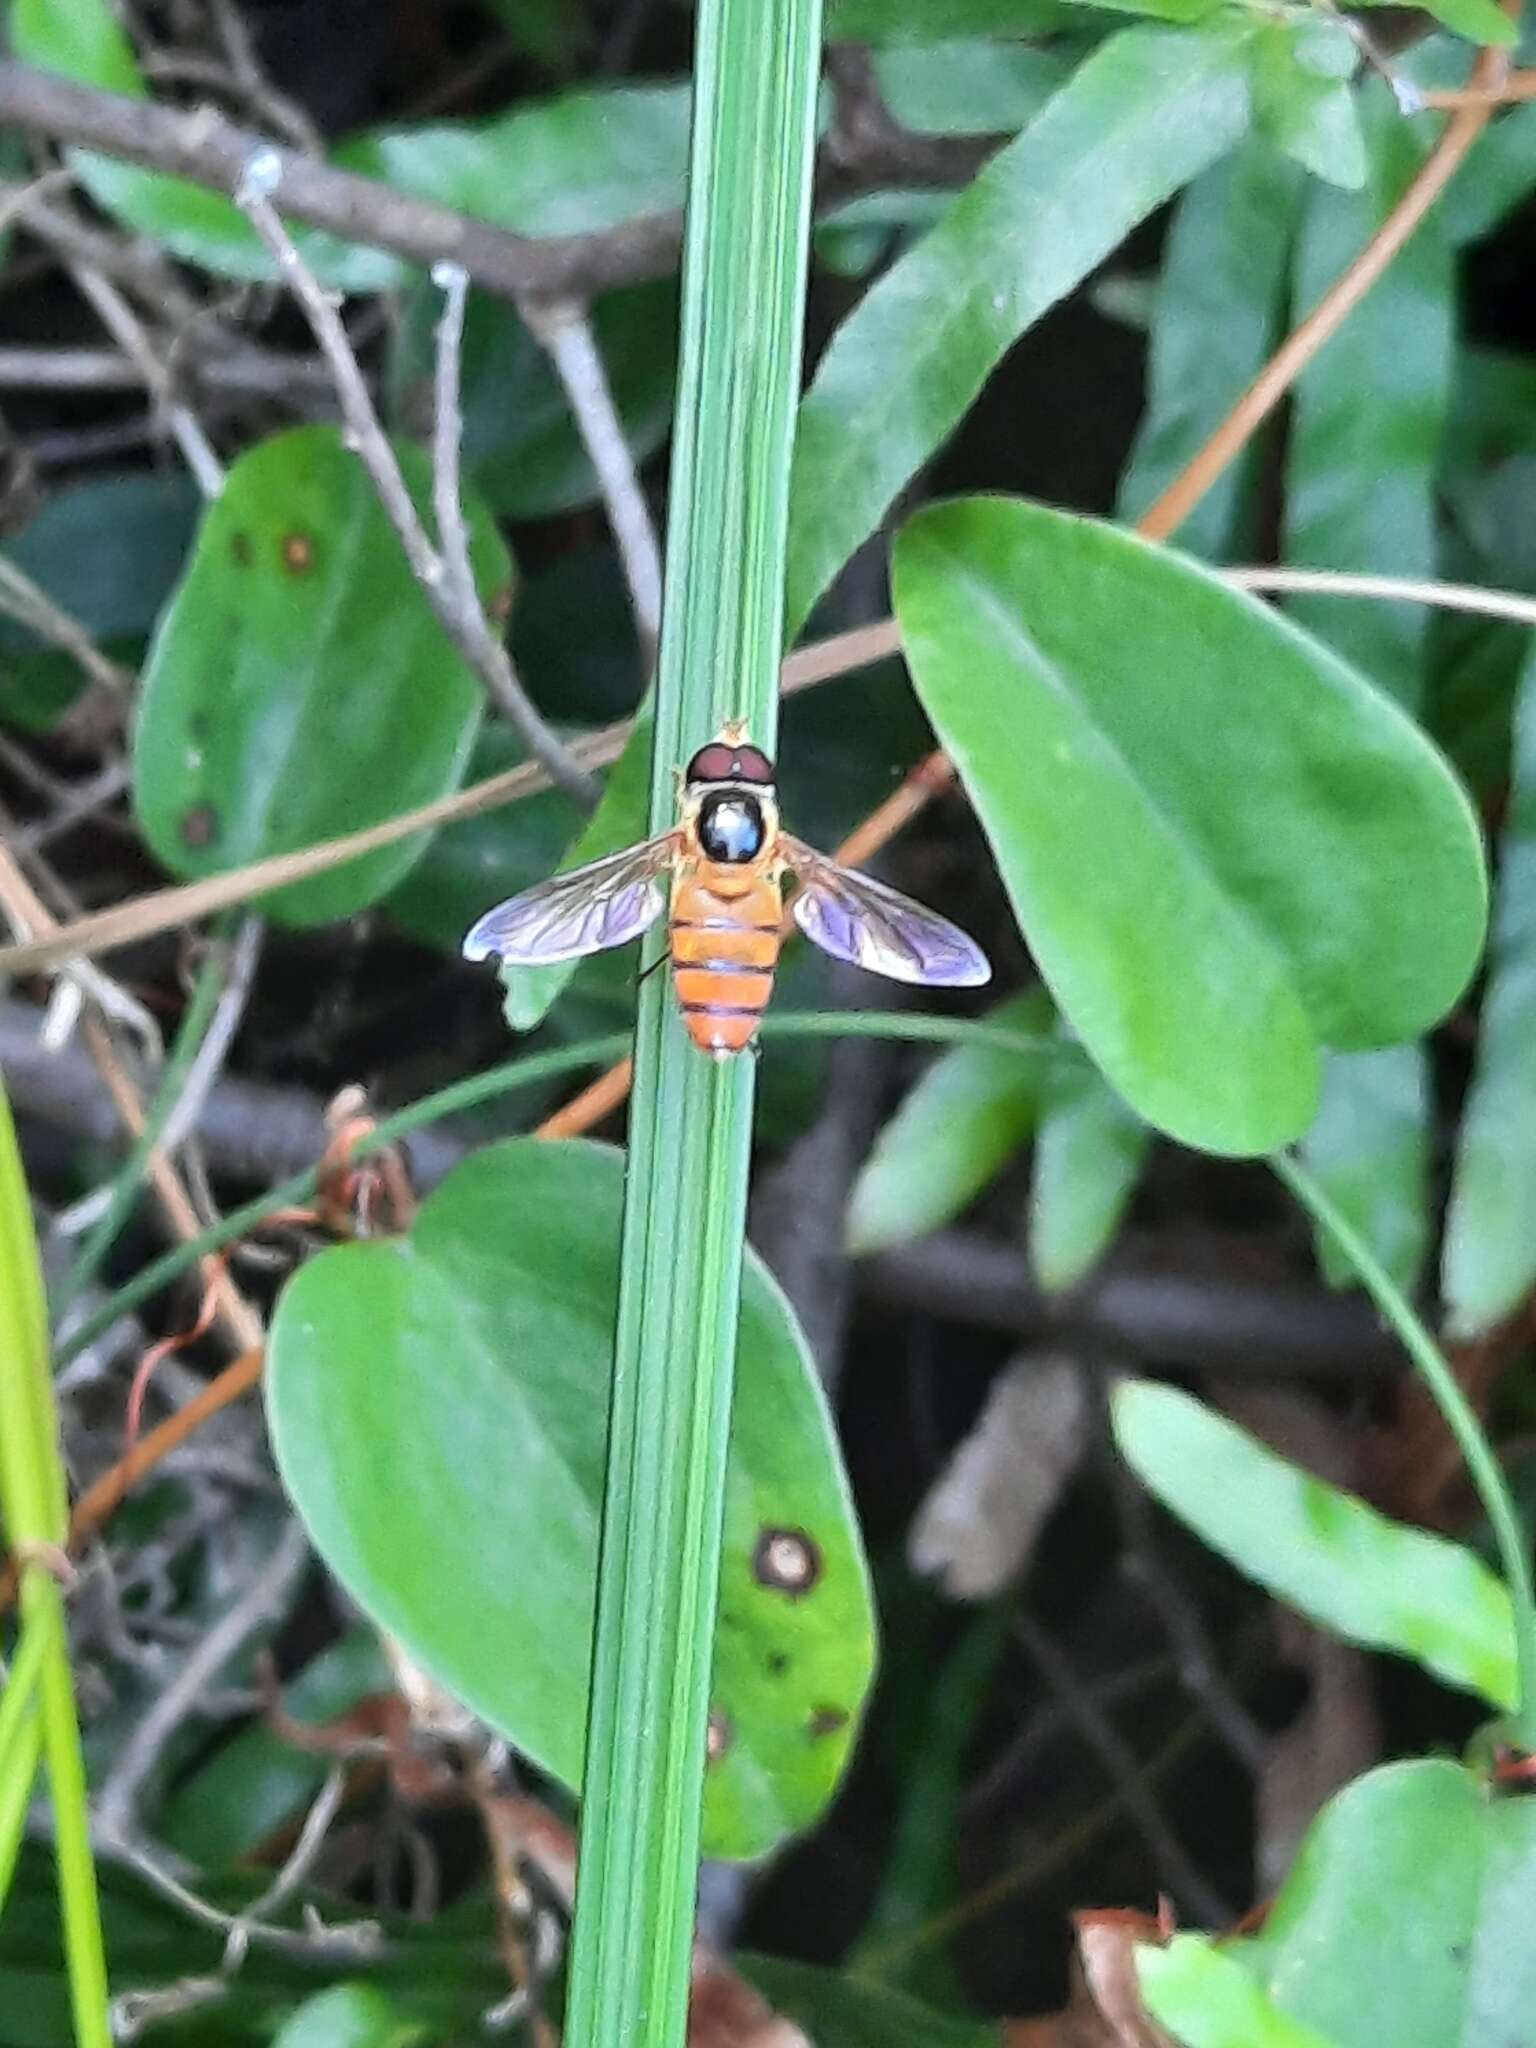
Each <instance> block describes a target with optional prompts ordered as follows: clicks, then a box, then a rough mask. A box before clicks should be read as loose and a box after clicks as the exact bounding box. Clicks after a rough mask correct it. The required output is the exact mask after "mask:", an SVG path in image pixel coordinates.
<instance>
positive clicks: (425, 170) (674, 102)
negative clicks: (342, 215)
mask: <svg viewBox="0 0 1536 2048" xmlns="http://www.w3.org/2000/svg"><path fill="white" fill-rule="evenodd" d="M688 103H689V91H688V88H687V87H686V86H682V85H659V86H643V87H642V86H625V87H610V88H607V89H603V90H597V91H586V92H569V93H562V94H560V95H559V96H558V97H557V98H555V99H551V100H545V101H542V102H540V103H539V104H537V105H534V106H522V107H518V108H516V109H515V110H514V111H513V112H511V113H508V114H502V115H499V116H498V117H497V118H496V119H494V120H491V121H478V122H471V121H438V122H431V123H425V124H422V125H419V126H415V127H409V128H378V129H373V130H370V131H369V132H368V133H367V134H365V135H356V136H353V137H352V138H351V139H350V140H349V141H347V142H346V143H344V144H343V145H342V147H341V148H340V149H338V150H337V151H336V153H335V158H336V162H337V163H338V164H340V165H341V166H342V168H343V169H345V170H349V171H360V172H361V173H362V174H363V176H364V177H369V178H382V179H383V180H384V182H385V183H386V184H388V185H393V186H395V187H396V188H397V189H398V190H399V191H401V192H409V193H411V194H413V195H414V196H415V197H416V198H418V199H435V200H436V201H437V202H438V203H439V204H440V205H443V206H452V207H455V208H457V209H458V210H459V211H460V212H461V213H472V214H473V215H474V216H475V217H476V219H478V220H488V221H490V222H491V223H492V224H493V225H494V226H496V227H499V228H509V229H511V230H512V232H513V233H515V234H521V235H587V234H595V233H598V232H599V231H601V230H602V229H605V228H616V227H620V226H622V225H623V223H624V222H625V221H628V220H635V219H638V218H639V217H640V216H641V215H642V214H650V213H671V212H673V211H674V210H675V209H676V208H677V207H679V206H681V205H682V203H683V185H684V180H685V177H686V173H687V164H688Z"/></svg>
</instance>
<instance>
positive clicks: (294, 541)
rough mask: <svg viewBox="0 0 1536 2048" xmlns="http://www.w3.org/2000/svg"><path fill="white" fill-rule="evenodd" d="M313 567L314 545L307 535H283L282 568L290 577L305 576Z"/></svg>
mask: <svg viewBox="0 0 1536 2048" xmlns="http://www.w3.org/2000/svg"><path fill="white" fill-rule="evenodd" d="M314 566H315V544H314V542H313V541H312V540H311V539H310V537H309V535H308V534H307V533H285V534H284V535H283V567H284V568H285V569H286V570H287V571H288V574H289V575H290V576H307V575H308V574H309V572H310V570H311V569H312V568H313V567H314Z"/></svg>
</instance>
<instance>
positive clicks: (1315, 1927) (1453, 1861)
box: [1231, 1760, 1536, 2048]
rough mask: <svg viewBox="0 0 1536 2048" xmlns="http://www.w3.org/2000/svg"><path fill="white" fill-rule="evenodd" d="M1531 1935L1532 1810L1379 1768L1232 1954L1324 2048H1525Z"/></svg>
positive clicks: (1421, 1768) (1529, 2036)
mask: <svg viewBox="0 0 1536 2048" xmlns="http://www.w3.org/2000/svg"><path fill="white" fill-rule="evenodd" d="M1533 1923H1536V1799H1532V1798H1530V1797H1528V1796H1526V1797H1521V1796H1519V1795H1514V1796H1511V1795H1508V1794H1505V1795H1503V1796H1500V1795H1499V1794H1497V1793H1493V1794H1490V1791H1489V1787H1488V1785H1487V1783H1486V1782H1485V1781H1484V1780H1483V1779H1481V1778H1479V1777H1478V1776H1476V1775H1475V1774H1474V1773H1473V1772H1471V1771H1468V1770H1463V1769H1462V1768H1461V1766H1460V1765H1458V1764H1453V1763H1446V1762H1441V1761H1438V1760H1437V1761H1434V1762H1421V1763H1401V1764H1388V1765H1386V1766H1385V1767H1384V1768H1382V1769H1380V1770H1375V1771H1371V1772H1370V1773H1368V1775H1367V1776H1365V1777H1363V1778H1359V1779H1357V1780H1356V1781H1355V1783H1354V1784H1353V1785H1350V1786H1348V1787H1346V1789H1345V1790H1344V1791H1343V1792H1341V1793H1340V1794H1339V1795H1338V1797H1337V1798H1336V1799H1334V1800H1333V1801H1331V1803H1330V1804H1329V1805H1328V1806H1326V1807H1325V1808H1324V1809H1323V1811H1322V1813H1321V1814H1320V1815H1319V1816H1318V1818H1317V1819H1316V1821H1314V1822H1313V1824H1312V1827H1311V1828H1310V1830H1309V1831H1308V1834H1307V1838H1306V1840H1305V1841H1304V1842H1303V1844H1302V1847H1301V1853H1300V1854H1299V1856H1298V1857H1297V1859H1296V1863H1295V1865H1294V1867H1293V1868H1292V1870H1291V1874H1290V1876H1289V1877H1288V1878H1287V1879H1286V1881H1285V1884H1284V1886H1283V1887H1282V1889H1281V1892H1280V1896H1279V1897H1278V1898H1277V1899H1276V1901H1275V1903H1274V1905H1273V1907H1272V1908H1271V1909H1270V1913H1269V1917H1268V1919H1267V1920H1266V1921H1265V1924H1264V1930H1263V1932H1262V1934H1260V1935H1259V1936H1257V1937H1256V1938H1255V1939H1253V1940H1250V1941H1245V1942H1240V1943H1234V1944H1233V1946H1232V1951H1231V1953H1232V1954H1233V1955H1234V1956H1235V1957H1236V1958H1237V1959H1238V1960H1239V1961H1240V1962H1241V1963H1242V1964H1243V1966H1244V1967H1245V1968H1246V1969H1247V1970H1249V1971H1250V1972H1251V1973H1252V1975H1253V1976H1254V1977H1255V1978H1256V1979H1257V1981H1258V1982H1259V1983H1261V1984H1262V1985H1263V1986H1264V1988H1265V1989H1266V1991H1267V1992H1268V1993H1269V1995H1270V1997H1271V1998H1272V1999H1273V2000H1274V2001H1275V2003H1276V2004H1277V2005H1279V2006H1281V2007H1282V2008H1283V2009H1284V2010H1285V2011H1286V2012H1287V2013H1289V2014H1291V2015H1292V2016H1293V2017H1294V2018H1295V2019H1297V2020H1298V2021H1300V2022H1301V2023H1303V2024H1304V2025H1306V2026H1310V2027H1315V2028H1317V2029H1318V2030H1319V2031H1320V2032H1321V2033H1322V2034H1323V2035H1324V2036H1325V2037H1326V2038H1327V2039H1328V2040H1329V2041H1331V2042H1332V2043H1334V2044H1335V2048H1386V2043H1388V2042H1390V2043H1391V2044H1392V2048H1495V2044H1497V2048H1506V2044H1507V2048H1529V2044H1530V2043H1531V2042H1532V2041H1533V2040H1536V2032H1533V2015H1536V1942H1533V1941H1532V1940H1531V1928H1532V1925H1533Z"/></svg>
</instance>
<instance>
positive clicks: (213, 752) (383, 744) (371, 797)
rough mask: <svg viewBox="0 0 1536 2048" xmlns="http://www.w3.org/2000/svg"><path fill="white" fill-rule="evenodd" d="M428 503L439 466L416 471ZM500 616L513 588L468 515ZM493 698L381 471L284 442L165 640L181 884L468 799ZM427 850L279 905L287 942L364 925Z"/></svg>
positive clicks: (210, 548)
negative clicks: (417, 558)
mask: <svg viewBox="0 0 1536 2048" xmlns="http://www.w3.org/2000/svg"><path fill="white" fill-rule="evenodd" d="M397 452H398V454H399V456H400V459H401V463H402V466H403V467H404V470H405V474H406V479H407V482H408V483H409V484H410V486H411V489H412V491H413V494H414V495H415V496H416V497H417V499H418V501H419V502H420V503H423V504H425V502H426V500H427V497H428V495H429V491H430V483H429V472H428V466H427V463H426V461H425V458H424V457H423V456H421V455H420V454H419V453H418V451H417V450H415V449H413V448H408V447H401V448H400V449H399V450H398V451H397ZM466 511H467V514H468V518H469V524H470V534H471V553H472V557H473V561H474V566H475V574H476V582H477V584H478V586H479V589H480V592H481V595H482V598H486V599H490V600H491V601H492V602H493V604H503V605H504V604H505V603H506V601H507V597H508V593H509V590H510V587H511V576H512V568H511V563H510V560H509V558H508V556H507V552H506V549H505V548H504V547H503V545H502V543H501V539H500V537H499V535H498V534H497V532H496V530H495V527H494V526H493V525H492V523H491V521H490V518H489V516H488V515H487V514H486V513H485V512H484V511H483V509H482V508H480V507H479V506H478V505H477V504H475V503H474V502H473V501H471V502H470V503H469V504H468V505H467V506H466ZM480 710H481V692H480V686H479V684H478V683H477V682H476V680H475V678H474V677H473V676H472V675H471V674H470V672H469V670H468V669H467V668H466V666H465V665H464V663H463V661H462V660H461V659H460V657H459V656H458V654H456V653H455V652H454V650H453V648H452V647H451V646H450V645H449V643H448V641H447V640H446V639H445V637H444V635H443V631H442V628H441V627H440V626H439V625H438V623H437V621H436V619H435V618H434V617H433V615H432V613H431V611H430V610H429V608H428V605H427V601H426V599H425V597H424V596H423V595H422V593H421V590H420V589H419V588H418V586H417V584H416V583H415V581H414V580H413V579H412V576H411V573H410V570H409V568H408V567H407V565H406V561H405V557H404V555H403V553H402V552H401V548H400V543H399V541H398V540H397V539H396V537H395V534H394V531H393V529H392V528H391V527H390V525H389V523H388V521H387V520H386V519H385V517H384V514H383V513H382V512H381V511H380V509H379V505H378V501H377V499H376V498H375V496H374V493H373V486H372V485H371V484H370V483H369V481H368V477H367V474H366V472H365V471H364V469H363V466H362V464H361V463H360V462H359V461H358V459H357V457H356V456H355V455H351V454H349V453H348V452H347V450H346V449H345V448H344V447H343V446H342V443H341V438H340V435H339V434H338V433H337V432H336V430H335V429H334V428H331V427H301V428H298V429H296V430H295V431H293V432H291V433H285V434H278V435H275V436H274V437H273V438H272V439H271V440H268V441H264V442H262V443H261V445H260V446H259V447H256V448H253V449H252V450H251V451H250V453H249V454H247V455H244V456H242V457H241V459H240V460H239V461H238V462H237V463H236V464H235V465H234V467H233V468H232V469H231V470H230V472H229V476H228V478H227V480H226V482H225V486H224V490H223V492H222V493H221V494H220V496H219V498H218V499H217V500H216V501H215V503H214V504H212V505H211V506H210V507H209V509H208V511H207V513H206V515H205V517H204V519H203V523H202V526H201V528H200V529H199V532H198V538H197V545H196V548H195V550H194V552H193V556H192V560H191V563H190V566H189V567H188V570H187V573H186V575H185V577H184V578H183V580H182V582H181V585H180V587H179V589H178V590H177V592H176V595H175V597H174V598H173V599H172V601H171V604H170V607H169V609H168V610H167V612H166V614H165V616H164V618H163V619H162V621H161V623H160V628H159V631H158V633H157V634H156V637H155V642H154V645H153V647H152V649H151V651H150V657H149V662H148V665H147V667H146V669H145V673H144V686H143V696H142V698H141V700H140V705H139V713H138V719H137V722H136V725H135V730H134V742H133V786H134V803H135V807H136V809H137V811H138V816H139V821H140V823H141V825H142V826H143V829H144V834H145V837H146V838H147V839H148V841H149V843H150V845H151V846H152V847H153V849H154V851H155V853H156V854H157V855H158V856H159V858H160V859H161V860H162V861H163V862H164V863H165V865H166V866H167V867H168V868H169V869H170V870H171V871H172V873H174V874H177V875H180V876H183V877H185V878H187V879H189V880H190V879H193V878H195V877H197V876H199V875H207V874H217V873H222V872H223V871H224V870H225V869H227V868H233V867H239V866H240V865H242V864H243V863H244V862H246V861H252V860H260V859H262V858H263V857H264V856H266V855H268V854H274V853H288V852H291V851H292V850H293V849H294V848H295V847H300V846H309V845H311V844H313V843H314V842H315V841H317V840H321V839H328V838H331V837H332V836H334V835H335V834H337V833H341V832H350V831H355V830H357V829H358V828H360V827H362V826H366V825H373V824H377V823H379V822H380V821H381V820H383V819H385V818H389V817H393V816H394V815H395V813H396V812H398V811H404V810H409V809H411V808H412V807H413V806H414V805H416V804H422V803H427V802H430V800H431V799H432V798H434V797H439V796H443V795H446V794H447V792H448V791H449V790H451V789H455V788H457V787H458V785H459V783H460V781H461V780H462V779H463V774H464V768H465V764H466V762H467V761H468V758H469V750H470V746H471V744H472V742H473V740H474V736H475V730H476V727H477V726H478V724H479V721H480ZM425 844H426V839H425V835H422V834H417V835H414V836H413V837H412V838H410V839H407V840H400V841H397V842H396V843H395V844H394V845H393V846H388V847H384V848H382V849H381V850H380V851H379V852H377V853H370V854H365V855H363V856H362V857H361V858H360V859H357V860H353V861H348V862H347V863H346V865H345V866H343V867H339V868H333V869H332V870H331V871H330V872H329V873H328V874H324V875H317V876H315V877H313V878H312V879H311V880H309V881H305V882H297V883H294V884H293V885H292V886H291V887H289V888H286V889H281V890H278V891H277V892H275V893H274V894H273V895H271V896H269V897H267V898H266V899H265V906H264V907H265V908H266V909H267V911H268V912H269V913H270V914H271V915H272V916H274V917H277V918H280V919H281V920H282V921H283V922H285V923H288V924H300V925H302V924H320V923H325V922H327V921H329V920H330V919H332V918H338V917H346V916H348V915H350V914H351V913H352V912H353V911H355V910H359V909H361V908H362V907H363V906H364V905H365V904H368V903H372V902H374V901H375V900H376V899H377V898H378V897H380V896H382V895H384V894H385V893H386V891H388V890H389V889H390V888H392V887H393V886H394V884H395V883H396V882H398V881H399V880H400V879H401V878H402V877H403V876H404V875H405V874H406V873H407V871H408V870H409V869H410V868H411V866H412V865H413V864H414V862H415V861H416V860H417V859H418V858H419V857H420V854H421V852H422V849H423V847H424V846H425Z"/></svg>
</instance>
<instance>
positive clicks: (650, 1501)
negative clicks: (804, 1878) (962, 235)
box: [565, 0, 821, 2048]
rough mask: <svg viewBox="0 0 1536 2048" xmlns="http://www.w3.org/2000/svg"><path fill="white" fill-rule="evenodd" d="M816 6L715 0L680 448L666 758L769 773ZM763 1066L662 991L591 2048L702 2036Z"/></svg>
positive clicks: (636, 1184)
mask: <svg viewBox="0 0 1536 2048" xmlns="http://www.w3.org/2000/svg"><path fill="white" fill-rule="evenodd" d="M820 13H821V10H820V0H698V5H697V7H696V9H695V16H694V19H695V24H696V37H695V51H694V93H693V137H692V147H691V154H690V167H689V189H688V208H687V226H686V232H685V241H684V251H683V309H682V351H681V365H680V371H679V381H678V432H677V436H676V440H675V442H674V447H673V460H672V474H671V482H670V517H669V520H668V534H667V575H666V590H665V602H664V609H663V616H662V630H661V648H660V657H659V664H658V670H657V680H656V694H655V740H654V749H653V753H652V757H651V802H650V820H651V830H652V831H653V832H659V831H663V830H665V829H666V828H667V827H668V826H670V825H671V824H672V823H673V822H674V821H675V818H676V801H677V799H676V791H675V788H674V782H673V777H674V773H675V770H676V768H677V766H678V765H679V764H681V763H682V762H684V761H686V760H687V759H688V758H689V756H690V754H691V753H692V752H693V751H694V749H695V748H696V747H698V746H699V745H701V744H702V743H703V742H704V741H706V740H708V739H710V738H712V737H713V736H714V735H715V734H716V733H717V732H718V731H719V730H720V728H721V727H722V726H723V725H724V724H725V722H726V721H727V720H728V719H733V718H737V719H741V720H743V721H744V722H745V724H746V726H747V729H748V731H749V733H750V734H751V736H752V738H753V739H754V740H755V741H756V742H757V743H758V744H759V745H761V746H763V747H764V748H765V749H766V750H767V751H768V752H770V753H771V752H772V751H773V745H774V735H775V726H776V719H777V711H778V680H777V678H778V668H779V660H780V655H781V650H782V641H783V627H784V603H783V593H784V560H785V540H786V534H787V531H788V521H789V471H790V460H791V456H792V454H793V448H794V416H795V402H796V398H797V396H798V392H799V381H800V334H801V322H802V318H803V299H804V290H805V267H806V253H807V247H808V242H809V232H810V201H811V158H812V153H813V149H814V144H815V125H816V99H817V73H818V61H819V54H820ZM753 1084H754V1067H753V1062H752V1061H751V1060H743V1059H734V1060H712V1059H710V1058H709V1057H708V1056H707V1055H705V1054H702V1053H700V1052H699V1051H698V1050H697V1049H696V1048H695V1047H694V1046H693V1045H692V1044H691V1043H690V1042H689V1040H688V1037H687V1035H686V1033H685V1031H684V1029H683V1025H682V1020H681V1017H680V1016H679V1014H678V1011H677V1007H676V1005H675V1003H674V1002H673V1001H672V998H671V992H670V990H668V989H667V988H665V987H664V986H663V981H662V978H661V977H653V978H652V979H651V980H650V981H649V982H647V984H646V985H645V987H644V988H643V989H642V991H641V998H640V1007H639V1016H638V1019H637V1022H636V1028H635V1075H634V1089H633V1093H632V1096H631V1101H630V1119H629V1133H630V1135H629V1170H628V1175H627V1179H626V1190H625V1204H624V1221H623V1230H622V1237H621V1244H620V1267H619V1313H618V1329H617V1335H616V1339H615V1347H614V1377H613V1391H612V1398H611V1405H610V1408H609V1423H608V1459H607V1468H606V1477H605V1482H604V1497H603V1516H602V1533H601V1541H600V1548H599V1556H598V1577H597V1611H596V1618H595V1625H594V1632H593V1657H592V1685H591V1694H590V1699H589V1705H588V1718H587V1741H586V1760H585V1769H584V1776H583V1786H582V1813H581V1844H580V1850H579V1865H578V1879H577V1891H576V1914H575V1921H574V1925H573V1928H572V1935H571V1960H570V1972H569V1979H568V1987H567V1994H566V2024H565V2038H566V2041H567V2042H568V2043H569V2044H570V2048H673V2044H674V2043H679V2042H681V2041H682V2039H683V2035H684V2030H685V2027H686V2021H687V2002H688V1982H689V1962H690V1956H691V1952H692V1945H693V1922H694V1894H695V1887H696V1883H697V1874H698V1847H699V1817H700V1808H701V1804H702V1798H703V1780H704V1762H705V1723H706V1718H707V1715H708V1708H709V1686H710V1675H711V1668H712V1665H713V1659H714V1625H715V1604H716V1596H717V1592H718V1585H719V1573H720V1529H721V1517H722V1511H723V1498H724V1475H725V1451H726V1440H727V1436H728V1433H729V1429H730V1408H731V1385H732V1377H733V1373H734V1367H735V1354H736V1328H737V1309H738V1297H739V1292H740V1284H741V1255H742V1245H743V1240H744V1236H745V1231H746V1201H747V1174H748V1167H749V1164H750V1155H751V1144H752V1099H753Z"/></svg>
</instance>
